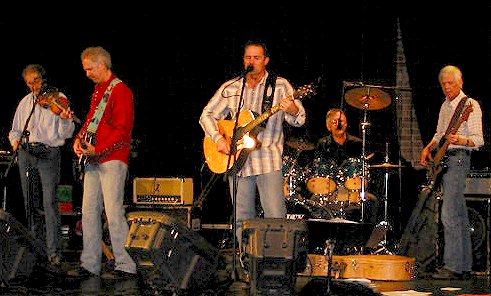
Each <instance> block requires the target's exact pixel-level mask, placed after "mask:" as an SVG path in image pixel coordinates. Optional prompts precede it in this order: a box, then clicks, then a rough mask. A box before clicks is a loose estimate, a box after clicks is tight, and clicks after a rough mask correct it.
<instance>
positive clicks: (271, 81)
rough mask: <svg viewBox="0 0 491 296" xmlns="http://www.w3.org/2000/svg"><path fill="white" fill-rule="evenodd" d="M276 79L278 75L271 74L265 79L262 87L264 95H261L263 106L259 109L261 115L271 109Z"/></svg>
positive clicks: (263, 125) (264, 124) (262, 125)
mask: <svg viewBox="0 0 491 296" xmlns="http://www.w3.org/2000/svg"><path fill="white" fill-rule="evenodd" d="M276 78H278V75H277V74H275V73H272V72H271V73H269V75H268V78H267V79H266V84H265V86H264V93H263V105H262V107H261V109H262V110H261V111H262V113H264V112H266V111H268V110H269V109H271V106H272V105H273V99H274V91H275V88H276ZM266 122H267V121H264V122H262V123H261V124H260V126H261V127H265V126H266Z"/></svg>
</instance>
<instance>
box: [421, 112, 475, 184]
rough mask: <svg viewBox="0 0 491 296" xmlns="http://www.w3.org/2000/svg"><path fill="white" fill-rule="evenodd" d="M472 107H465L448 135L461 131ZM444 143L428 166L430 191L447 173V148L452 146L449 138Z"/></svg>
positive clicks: (440, 145)
mask: <svg viewBox="0 0 491 296" xmlns="http://www.w3.org/2000/svg"><path fill="white" fill-rule="evenodd" d="M472 110H473V109H472V105H471V104H468V105H467V106H465V109H464V110H463V111H462V114H461V116H460V118H459V120H458V121H457V123H456V124H455V126H454V127H452V128H451V130H450V132H449V133H448V134H454V133H456V132H457V130H458V129H459V127H460V125H462V123H463V122H464V121H467V119H469V114H470V113H471V112H472ZM442 140H443V141H440V143H439V145H438V147H437V148H436V151H435V153H434V156H433V160H432V161H430V162H429V163H428V165H427V168H426V169H427V173H426V176H427V180H428V185H427V187H428V188H429V189H430V190H433V189H434V188H435V187H436V186H437V185H438V184H439V183H440V181H441V177H442V173H443V172H444V171H445V169H446V168H447V165H446V162H445V161H446V159H447V157H446V155H445V153H446V152H447V148H448V146H449V145H450V142H449V141H448V138H447V137H444V138H442Z"/></svg>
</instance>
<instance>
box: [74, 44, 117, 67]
mask: <svg viewBox="0 0 491 296" xmlns="http://www.w3.org/2000/svg"><path fill="white" fill-rule="evenodd" d="M80 58H81V59H82V60H84V59H89V60H91V61H93V62H95V63H98V64H103V65H105V66H106V67H107V68H108V69H111V67H112V62H111V54H110V53H109V52H108V51H107V50H105V49H104V48H102V47H101V46H94V47H87V48H86V49H84V51H82V54H81V55H80Z"/></svg>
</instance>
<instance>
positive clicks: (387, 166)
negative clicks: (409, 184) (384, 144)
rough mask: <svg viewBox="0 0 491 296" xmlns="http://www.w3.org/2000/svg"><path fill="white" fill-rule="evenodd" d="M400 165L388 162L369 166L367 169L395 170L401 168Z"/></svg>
mask: <svg viewBox="0 0 491 296" xmlns="http://www.w3.org/2000/svg"><path fill="white" fill-rule="evenodd" d="M401 167H402V166H401V165H398V164H392V163H389V162H384V163H381V164H372V165H370V166H369V168H374V169H395V168H401Z"/></svg>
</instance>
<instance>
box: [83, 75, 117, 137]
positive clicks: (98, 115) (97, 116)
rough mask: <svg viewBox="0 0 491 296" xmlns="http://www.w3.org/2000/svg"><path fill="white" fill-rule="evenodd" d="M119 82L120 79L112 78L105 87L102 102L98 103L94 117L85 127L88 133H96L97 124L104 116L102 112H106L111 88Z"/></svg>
mask: <svg viewBox="0 0 491 296" xmlns="http://www.w3.org/2000/svg"><path fill="white" fill-rule="evenodd" d="M120 82H121V80H120V79H118V78H114V79H113V80H112V81H111V83H109V86H108V87H107V89H106V92H105V93H104V96H103V97H102V100H101V101H100V102H99V105H97V109H96V111H95V113H94V116H93V117H92V119H91V120H90V123H89V126H88V127H87V131H88V132H90V133H93V134H95V133H96V131H97V128H98V127H99V123H100V122H101V118H102V115H103V114H104V110H106V106H107V101H109V97H110V96H111V93H112V91H113V88H114V87H115V86H116V85H117V84H118V83H120Z"/></svg>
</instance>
